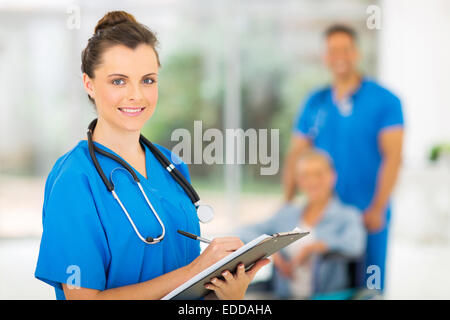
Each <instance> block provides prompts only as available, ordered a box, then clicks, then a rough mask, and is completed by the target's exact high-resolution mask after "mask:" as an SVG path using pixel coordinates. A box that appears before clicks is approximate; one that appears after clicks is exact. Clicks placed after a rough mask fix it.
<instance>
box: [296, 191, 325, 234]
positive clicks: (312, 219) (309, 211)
mask: <svg viewBox="0 0 450 320" xmlns="http://www.w3.org/2000/svg"><path fill="white" fill-rule="evenodd" d="M331 198H332V194H330V195H327V196H326V197H323V198H322V199H317V200H315V201H309V203H308V205H307V206H306V208H305V211H304V214H303V219H302V220H303V222H304V223H306V224H307V225H310V226H315V225H316V224H317V223H318V222H319V221H320V220H321V219H322V215H323V213H324V212H325V208H326V206H327V205H328V203H329V201H330V199H331Z"/></svg>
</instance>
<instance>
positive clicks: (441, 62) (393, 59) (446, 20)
mask: <svg viewBox="0 0 450 320" xmlns="http://www.w3.org/2000/svg"><path fill="white" fill-rule="evenodd" d="M381 9H382V15H381V16H382V20H381V21H382V22H381V30H380V31H379V32H380V33H379V50H380V52H379V58H380V60H379V64H378V65H379V79H380V80H381V82H382V83H384V84H386V85H387V86H389V87H390V88H391V89H392V90H394V91H395V92H396V93H397V94H398V95H399V96H400V97H401V99H402V101H403V103H404V113H405V121H406V125H407V136H406V140H405V142H406V145H405V165H406V166H407V167H409V168H421V167H423V166H424V165H425V163H426V157H427V155H428V153H429V150H430V148H431V146H432V145H433V144H435V143H439V142H442V141H450V1H448V0H427V1H425V0H382V1H381Z"/></svg>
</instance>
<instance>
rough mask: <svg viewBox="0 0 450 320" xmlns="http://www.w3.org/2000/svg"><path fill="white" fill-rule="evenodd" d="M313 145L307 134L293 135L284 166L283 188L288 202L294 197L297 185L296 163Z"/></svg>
mask: <svg viewBox="0 0 450 320" xmlns="http://www.w3.org/2000/svg"><path fill="white" fill-rule="evenodd" d="M310 146H311V143H310V141H309V140H308V138H306V137H305V136H301V135H293V136H292V139H291V144H290V146H289V150H288V153H287V155H286V160H285V162H284V167H283V189H284V198H285V200H286V201H287V202H289V201H291V200H292V199H293V198H294V195H295V190H296V185H295V164H296V163H297V160H298V158H299V156H300V155H301V154H302V152H304V151H305V150H307V149H308V148H309V147H310Z"/></svg>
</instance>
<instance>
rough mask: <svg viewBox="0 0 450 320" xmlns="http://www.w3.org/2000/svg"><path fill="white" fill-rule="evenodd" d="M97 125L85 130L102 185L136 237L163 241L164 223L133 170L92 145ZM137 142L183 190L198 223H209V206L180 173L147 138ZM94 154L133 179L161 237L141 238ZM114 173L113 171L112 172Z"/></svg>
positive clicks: (113, 156) (211, 211) (118, 159)
mask: <svg viewBox="0 0 450 320" xmlns="http://www.w3.org/2000/svg"><path fill="white" fill-rule="evenodd" d="M96 124H97V119H94V120H93V121H92V122H91V123H90V124H89V127H88V130H87V139H88V147H89V154H90V156H91V158H92V162H93V163H94V166H95V169H97V172H98V174H99V175H100V177H101V178H102V180H103V183H104V184H105V186H106V188H107V189H108V190H109V191H110V192H111V194H112V195H113V197H114V199H116V200H117V202H118V203H119V205H120V207H121V208H122V211H123V212H124V213H125V215H126V216H127V218H128V221H129V222H130V224H131V226H132V227H133V229H134V231H135V232H136V235H137V236H138V237H139V239H141V240H142V241H143V242H145V243H146V244H156V243H159V242H161V241H162V240H163V239H164V236H165V234H166V228H165V226H164V223H163V222H162V221H161V218H160V217H159V215H158V213H157V212H156V210H155V208H154V207H153V205H152V203H151V202H150V200H149V199H148V197H147V195H146V193H145V191H144V189H143V188H142V185H141V182H140V180H139V178H138V176H137V175H136V173H135V172H134V170H133V169H132V168H131V167H130V166H129V165H128V164H127V163H126V162H125V161H123V160H122V159H120V158H119V157H117V156H115V155H114V154H111V153H109V152H107V151H105V150H103V149H100V148H99V147H98V146H96V145H94V142H93V140H92V134H93V133H94V129H95V125H96ZM139 142H142V143H144V144H145V145H146V146H147V147H148V148H149V149H150V151H151V152H152V153H153V155H154V156H155V158H156V159H157V160H158V161H159V163H161V165H162V166H163V167H164V168H166V170H167V171H168V172H169V173H170V175H171V176H172V178H173V179H175V181H176V182H177V183H178V184H179V185H180V186H181V187H182V188H183V190H184V192H186V194H187V195H188V197H189V198H190V199H191V201H192V203H193V204H194V206H195V208H196V209H197V216H198V219H199V220H200V222H203V223H207V222H209V221H211V220H212V219H213V217H214V211H213V209H212V207H211V206H209V205H206V204H201V203H200V197H199V196H198V194H197V192H196V191H195V189H194V188H193V187H192V185H191V184H190V183H189V182H188V181H187V180H186V178H185V177H184V176H183V175H182V174H181V172H180V171H178V169H177V168H175V166H174V165H173V164H172V163H171V162H170V161H169V160H168V159H167V158H166V157H165V156H164V155H163V154H162V152H161V151H160V150H159V149H158V148H157V147H155V145H153V143H151V142H150V141H149V140H147V138H145V137H144V136H143V135H142V134H141V136H140V137H139ZM95 152H98V153H100V154H101V155H103V156H105V157H108V158H110V159H112V160H114V161H116V162H118V163H119V164H121V165H122V166H123V167H124V168H125V170H126V171H128V172H129V173H130V174H131V176H132V177H133V180H134V181H135V182H136V184H137V185H138V187H139V190H140V191H141V194H142V195H143V196H144V198H145V201H146V202H147V204H148V206H149V208H150V210H151V211H152V212H153V214H154V216H155V218H156V219H157V220H158V223H159V225H160V226H161V229H162V232H161V235H160V236H158V237H157V238H153V237H143V236H142V235H141V233H140V232H139V230H138V228H137V227H136V225H135V224H134V221H133V219H131V217H130V215H129V213H128V211H127V209H126V208H125V206H124V205H123V204H122V201H120V198H119V197H118V196H117V193H116V192H115V191H114V183H113V180H112V172H111V181H110V180H108V178H106V175H105V173H104V172H103V170H102V168H101V166H100V164H99V162H98V160H97V157H96V155H95ZM113 171H114V170H113Z"/></svg>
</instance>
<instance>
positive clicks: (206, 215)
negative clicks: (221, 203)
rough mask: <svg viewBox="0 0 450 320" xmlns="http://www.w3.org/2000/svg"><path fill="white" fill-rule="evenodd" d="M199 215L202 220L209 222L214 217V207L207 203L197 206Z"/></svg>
mask: <svg viewBox="0 0 450 320" xmlns="http://www.w3.org/2000/svg"><path fill="white" fill-rule="evenodd" d="M197 216H198V219H199V220H200V222H202V223H208V222H210V221H211V220H212V219H213V218H214V209H213V208H212V207H211V206H210V205H207V204H200V205H199V206H198V207H197Z"/></svg>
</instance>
